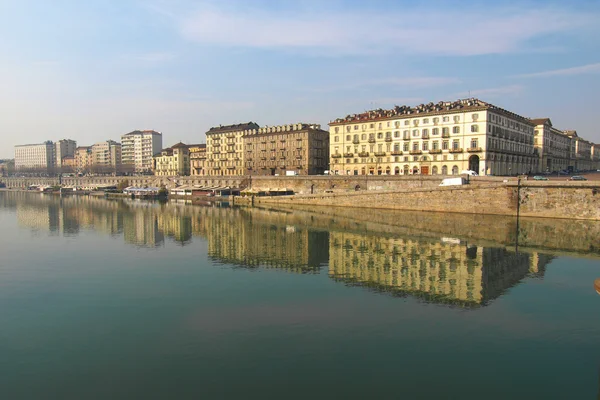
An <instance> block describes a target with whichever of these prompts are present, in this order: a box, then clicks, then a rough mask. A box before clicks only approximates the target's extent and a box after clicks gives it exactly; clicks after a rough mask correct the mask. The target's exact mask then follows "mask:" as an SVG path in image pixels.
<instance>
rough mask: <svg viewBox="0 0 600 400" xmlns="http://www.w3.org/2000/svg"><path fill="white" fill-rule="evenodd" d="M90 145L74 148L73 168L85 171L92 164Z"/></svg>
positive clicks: (81, 171) (79, 171)
mask: <svg viewBox="0 0 600 400" xmlns="http://www.w3.org/2000/svg"><path fill="white" fill-rule="evenodd" d="M92 160H93V157H92V146H80V147H77V148H76V149H75V170H76V171H77V172H78V173H85V172H88V171H89V170H90V167H91V166H92Z"/></svg>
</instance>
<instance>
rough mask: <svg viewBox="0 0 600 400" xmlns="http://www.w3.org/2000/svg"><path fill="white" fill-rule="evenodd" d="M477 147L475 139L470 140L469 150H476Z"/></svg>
mask: <svg viewBox="0 0 600 400" xmlns="http://www.w3.org/2000/svg"><path fill="white" fill-rule="evenodd" d="M477 147H478V146H477V139H471V148H472V149H476V148H477Z"/></svg>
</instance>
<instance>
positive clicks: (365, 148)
mask: <svg viewBox="0 0 600 400" xmlns="http://www.w3.org/2000/svg"><path fill="white" fill-rule="evenodd" d="M329 125H330V139H331V140H330V158H331V161H330V164H331V165H330V169H331V171H332V173H333V174H339V175H366V174H371V175H375V174H377V175H383V174H387V175H409V174H423V175H436V174H442V175H457V174H459V173H460V172H461V171H462V170H473V171H476V172H477V173H479V174H481V175H484V174H485V175H506V174H517V173H526V172H529V171H536V170H537V163H538V157H537V156H536V155H535V153H534V147H533V124H532V123H531V121H530V120H529V119H526V118H524V117H522V116H520V115H517V114H515V113H512V112H510V111H507V110H504V109H502V108H500V107H497V106H494V105H492V104H489V103H486V102H483V101H481V100H478V99H465V100H458V101H453V102H439V103H436V104H434V103H429V104H421V105H419V106H416V107H408V106H402V107H399V106H396V107H395V108H394V109H391V110H382V109H379V110H373V111H368V112H365V113H362V114H354V115H348V116H346V117H345V118H338V119H336V120H334V121H332V122H331V123H330V124H329Z"/></svg>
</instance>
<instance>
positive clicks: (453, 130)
mask: <svg viewBox="0 0 600 400" xmlns="http://www.w3.org/2000/svg"><path fill="white" fill-rule="evenodd" d="M452 133H460V126H455V127H453V128H452Z"/></svg>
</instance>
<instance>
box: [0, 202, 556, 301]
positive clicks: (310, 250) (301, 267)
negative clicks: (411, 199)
mask: <svg viewBox="0 0 600 400" xmlns="http://www.w3.org/2000/svg"><path fill="white" fill-rule="evenodd" d="M0 207H2V208H5V209H12V210H15V212H16V217H17V222H18V224H19V225H20V226H21V227H23V228H27V229H31V230H34V231H36V232H44V231H45V232H48V233H49V234H51V235H59V234H62V235H67V236H68V235H77V234H79V233H80V232H82V231H85V230H94V231H96V232H101V233H105V234H108V235H111V236H115V237H120V236H122V237H123V239H124V241H125V243H128V244H131V245H134V246H139V247H147V248H156V247H161V246H163V245H164V244H165V241H166V240H169V241H171V242H173V243H176V244H177V245H181V246H185V245H187V244H189V243H191V242H192V241H193V239H194V237H199V238H202V240H205V241H206V242H207V246H208V256H209V257H210V258H211V259H212V260H213V261H214V262H216V263H221V264H227V265H233V266H235V267H242V268H250V269H254V268H258V267H264V268H277V269H280V270H284V271H288V272H294V273H320V272H321V271H323V267H324V266H328V267H327V268H328V270H327V271H328V275H329V277H331V278H332V279H333V280H335V281H337V282H342V283H344V284H347V285H352V286H362V287H366V288H371V289H374V290H378V291H382V292H387V293H390V294H393V295H395V296H406V295H410V296H414V297H417V298H420V299H423V300H425V301H431V302H436V303H444V304H457V305H462V306H467V307H479V306H484V305H486V304H488V302H490V301H491V300H493V299H495V298H498V297H499V296H501V295H502V293H503V292H504V291H506V290H507V289H508V288H510V287H512V286H514V285H515V284H517V283H518V282H519V281H521V280H522V279H523V278H525V277H528V276H530V277H539V278H541V277H543V276H544V271H545V268H546V266H547V264H548V263H549V262H550V261H551V260H552V258H553V257H552V256H549V255H545V254H541V253H537V252H535V251H531V250H530V251H527V252H519V253H517V252H515V251H511V249H507V248H506V247H504V246H501V245H498V247H493V246H488V245H487V244H486V246H481V245H475V244H470V243H469V245H467V244H466V243H465V241H464V240H462V241H461V240H459V239H448V238H439V235H438V236H435V235H433V234H429V236H419V237H414V235H407V234H404V235H402V234H394V233H390V232H388V231H374V230H367V229H363V228H362V227H358V225H356V224H355V225H352V223H350V222H349V221H345V220H339V218H338V219H336V221H333V220H332V218H331V217H327V216H321V217H315V216H314V215H312V214H308V213H304V212H283V211H268V210H263V209H259V208H228V207H216V206H212V207H199V206H190V205H185V204H179V203H169V204H159V203H154V202H145V201H131V200H128V201H110V200H106V199H103V198H93V197H79V196H71V197H59V196H54V195H40V194H28V193H4V194H2V195H1V196H0ZM352 226H357V228H352ZM407 236H413V237H407ZM488 243H489V242H488Z"/></svg>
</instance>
